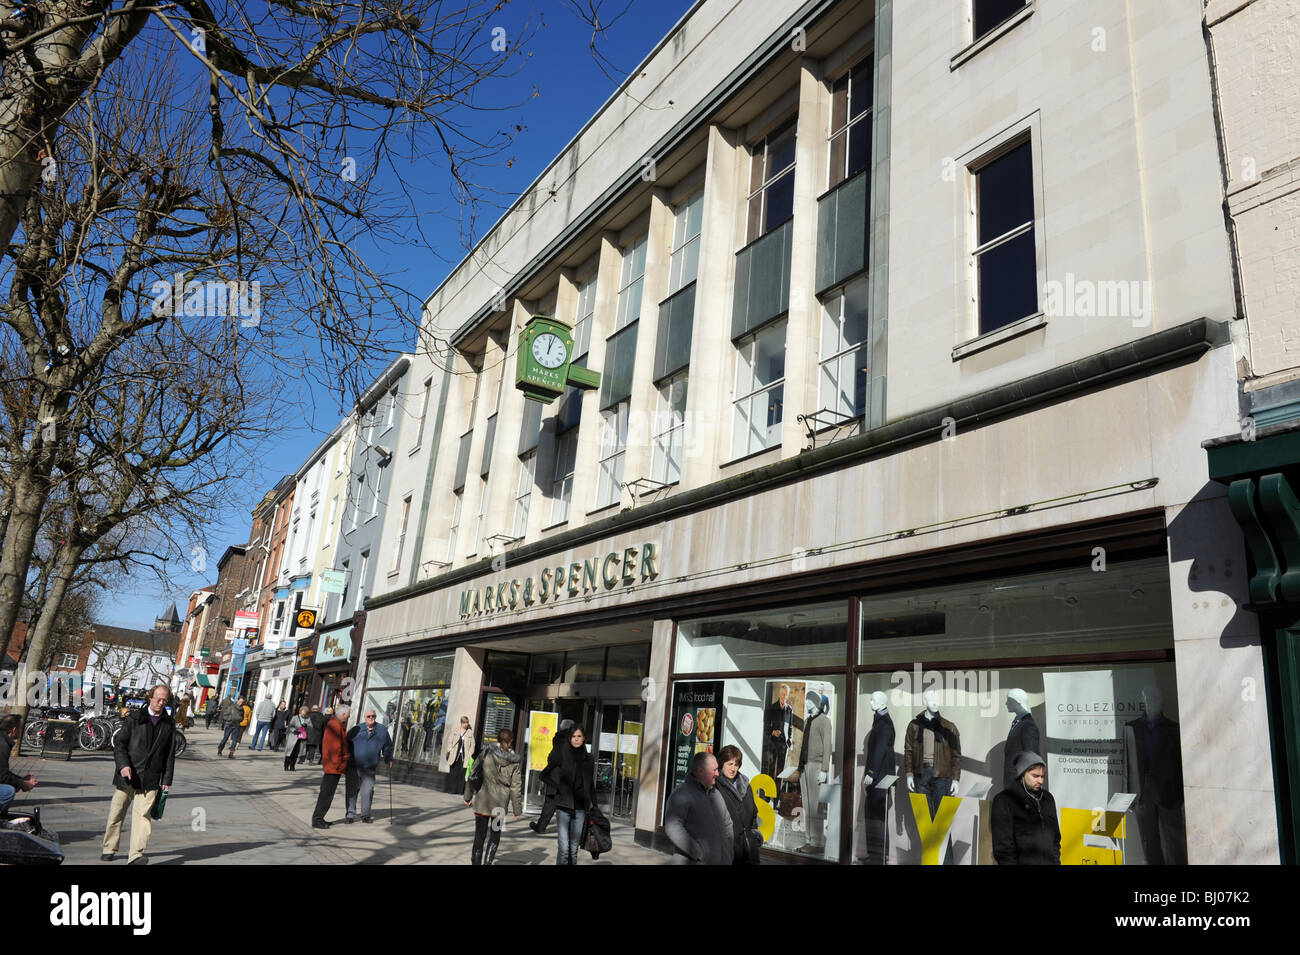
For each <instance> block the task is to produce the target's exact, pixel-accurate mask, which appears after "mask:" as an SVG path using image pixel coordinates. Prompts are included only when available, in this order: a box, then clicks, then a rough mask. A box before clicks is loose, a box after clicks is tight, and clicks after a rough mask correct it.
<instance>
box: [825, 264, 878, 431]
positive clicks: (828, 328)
mask: <svg viewBox="0 0 1300 955" xmlns="http://www.w3.org/2000/svg"><path fill="white" fill-rule="evenodd" d="M870 296H871V285H870V282H869V281H868V280H867V278H866V276H863V277H862V278H859V279H856V280H855V281H852V282H850V283H849V284H848V285H846V286H844V287H843V288H842V289H839V290H838V291H836V292H833V293H831V294H830V296H828V297H827V299H826V300H825V302H824V303H823V304H822V334H821V366H820V371H819V373H818V375H817V381H818V401H819V402H820V403H819V404H818V406H817V407H818V409H819V410H822V411H830V412H833V414H832V415H831V416H830V419H831V420H828V421H823V422H822V424H827V425H828V424H834V423H836V422H837V419H839V420H843V419H848V418H857V417H860V416H861V415H862V414H864V413H865V412H866V408H867V345H866V341H867V303H868V300H869V299H870Z"/></svg>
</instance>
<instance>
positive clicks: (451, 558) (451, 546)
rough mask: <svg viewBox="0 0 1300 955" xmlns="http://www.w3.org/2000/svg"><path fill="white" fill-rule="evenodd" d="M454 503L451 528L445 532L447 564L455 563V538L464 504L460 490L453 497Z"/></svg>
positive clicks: (458, 531) (462, 492)
mask: <svg viewBox="0 0 1300 955" xmlns="http://www.w3.org/2000/svg"><path fill="white" fill-rule="evenodd" d="M455 498H456V503H455V504H453V505H452V508H451V527H450V528H448V530H447V563H449V564H452V563H455V561H456V536H457V534H459V533H460V509H461V507H462V506H463V505H464V503H465V492H464V490H460V491H457V492H456V495H455Z"/></svg>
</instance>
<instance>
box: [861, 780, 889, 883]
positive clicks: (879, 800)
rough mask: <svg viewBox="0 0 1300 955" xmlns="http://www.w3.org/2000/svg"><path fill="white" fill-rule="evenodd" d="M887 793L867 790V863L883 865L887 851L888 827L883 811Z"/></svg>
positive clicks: (881, 790)
mask: <svg viewBox="0 0 1300 955" xmlns="http://www.w3.org/2000/svg"><path fill="white" fill-rule="evenodd" d="M888 800H889V794H888V793H887V792H885V791H884V790H883V789H868V790H867V800H866V802H867V805H866V816H867V858H866V860H865V861H866V864H867V865H884V864H885V855H886V853H888V852H889V827H888V825H887V824H886V820H885V812H886V809H887V804H888Z"/></svg>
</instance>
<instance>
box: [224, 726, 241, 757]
mask: <svg viewBox="0 0 1300 955" xmlns="http://www.w3.org/2000/svg"><path fill="white" fill-rule="evenodd" d="M243 735H244V728H243V727H242V726H240V725H239V724H238V723H231V724H229V725H228V726H227V727H226V731H225V732H224V733H223V734H222V735H221V742H220V743H218V744H217V752H218V753H219V752H221V751H222V750H223V749H225V748H226V742H227V740H229V742H230V751H231V752H232V753H233V752H234V751H235V747H236V746H238V745H239V737H241V736H243Z"/></svg>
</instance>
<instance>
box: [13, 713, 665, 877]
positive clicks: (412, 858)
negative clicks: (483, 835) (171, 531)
mask: <svg viewBox="0 0 1300 955" xmlns="http://www.w3.org/2000/svg"><path fill="white" fill-rule="evenodd" d="M186 736H187V738H188V740H189V747H188V749H187V750H186V752H185V754H184V755H183V756H181V757H180V758H179V759H177V760H176V772H175V780H174V782H173V786H172V789H171V792H170V793H169V794H168V796H167V807H166V811H165V815H164V818H163V819H162V820H161V821H158V822H155V823H154V826H153V836H152V838H151V839H150V840H149V848H148V856H149V862H150V864H158V865H180V864H192V863H225V864H240V865H248V864H251V865H266V864H278V865H322V864H324V865H330V864H334V865H337V864H352V863H368V864H383V863H396V864H401V865H411V864H425V865H428V864H432V865H468V864H469V855H470V846H471V844H472V842H473V836H474V816H473V813H471V812H470V811H469V809H468V808H466V806H465V803H464V802H463V801H462V800H461V799H459V798H458V797H456V796H449V795H447V794H445V793H441V792H435V791H433V790H431V789H426V788H423V787H419V786H414V785H410V784H407V783H393V784H392V806H393V810H392V816H393V821H392V822H391V823H390V822H389V783H388V779H387V777H386V776H384V775H383V773H382V769H381V774H380V776H379V780H378V783H377V785H376V786H375V800H374V806H373V814H374V819H375V821H374V823H372V824H366V823H362V822H360V821H358V822H356V823H354V824H351V825H344V824H343V817H344V794H343V788H344V787H343V785H342V782H341V781H340V784H339V788H338V794H337V795H336V796H335V797H334V805H333V807H332V809H331V811H330V813H329V815H328V817H327V818H328V819H329V821H330V822H332V823H334V825H333V826H332V827H331V828H329V829H323V830H318V829H312V827H311V813H312V809H313V808H314V806H315V805H316V794H317V792H318V791H319V789H320V780H321V770H320V768H319V767H317V766H303V765H301V764H300V765H299V768H298V769H297V771H296V772H293V773H286V772H285V771H284V756H283V754H282V753H273V752H271V751H270V750H269V749H268V750H265V751H263V752H261V753H251V754H250V753H249V752H248V751H247V750H245V749H244V748H242V747H241V748H240V750H239V752H238V753H237V754H236V758H235V759H225V758H224V757H223V758H218V757H217V753H216V750H217V742H218V741H219V740H220V738H221V735H220V732H219V731H218V730H217V729H216V728H215V727H214V728H213V729H211V730H206V729H203V728H202V726H193V727H191V728H190V729H189V730H187V731H186ZM12 768H13V770H14V771H15V772H17V773H18V774H19V775H26V774H27V773H29V772H32V773H35V774H36V778H37V779H38V780H39V784H38V785H37V787H36V789H35V790H33V791H32V792H30V793H26V794H19V797H18V799H16V800H15V802H14V805H13V808H14V809H24V808H29V807H31V806H40V807H41V820H42V822H43V823H44V824H45V826H46V827H47V828H49V829H52V830H54V831H55V832H57V833H59V836H60V840H61V844H62V847H63V852H64V855H65V860H66V863H67V864H74V865H85V864H94V865H103V864H105V863H101V862H100V861H99V855H100V847H101V843H102V840H103V837H104V826H105V824H106V823H107V819H108V805H109V801H110V800H111V799H112V791H111V779H112V774H113V759H112V754H111V753H107V752H99V753H86V752H83V751H81V750H77V751H76V752H74V753H73V755H72V759H71V760H70V761H64V760H59V759H51V760H45V759H41V758H40V757H39V756H21V757H17V756H16V757H15V758H14V760H13V766H12ZM528 818H529V817H525V819H522V820H520V821H519V822H518V823H515V822H513V821H512V820H510V819H509V818H508V819H507V820H506V827H505V831H504V832H503V833H502V836H501V850H500V852H499V853H498V856H497V861H498V863H499V864H501V865H553V864H554V862H555V826H554V823H552V825H551V828H550V830H549V832H548V833H547V834H545V835H541V836H539V835H537V834H536V833H534V832H532V831H531V830H530V829H529V828H528V825H527V819H528ZM128 827H129V823H128V824H127V825H126V826H123V832H122V844H121V847H120V848H119V850H118V856H117V859H116V860H115V861H114V862H113V863H111V864H113V865H125V864H126V857H127V854H128V848H129V845H130V835H129V829H128ZM667 861H668V856H666V855H664V854H662V853H659V852H654V851H652V850H649V849H646V848H643V847H641V846H637V845H636V844H635V843H633V841H632V830H631V829H630V828H627V827H615V829H614V849H613V851H612V852H611V853H610V854H608V855H602V856H601V857H600V859H599V860H596V861H593V860H592V858H591V856H590V854H588V853H586V852H583V853H581V854H580V857H579V865H660V864H663V863H666V862H667Z"/></svg>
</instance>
